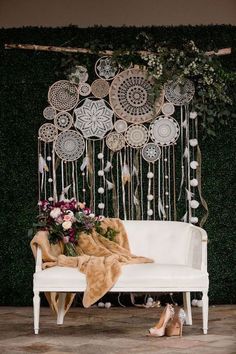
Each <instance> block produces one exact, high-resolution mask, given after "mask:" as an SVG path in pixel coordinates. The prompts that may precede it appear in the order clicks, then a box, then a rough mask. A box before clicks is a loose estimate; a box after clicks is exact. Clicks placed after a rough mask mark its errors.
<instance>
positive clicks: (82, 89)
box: [78, 82, 91, 96]
mask: <svg viewBox="0 0 236 354" xmlns="http://www.w3.org/2000/svg"><path fill="white" fill-rule="evenodd" d="M78 91H79V94H80V95H81V96H88V95H89V94H90V93H91V86H90V85H89V84H87V82H83V83H82V84H80V85H79V88H78Z"/></svg>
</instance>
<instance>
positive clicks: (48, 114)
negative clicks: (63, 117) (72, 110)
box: [43, 106, 57, 120]
mask: <svg viewBox="0 0 236 354" xmlns="http://www.w3.org/2000/svg"><path fill="white" fill-rule="evenodd" d="M56 114H57V111H56V110H55V108H53V107H52V106H48V107H46V108H44V110H43V116H44V118H45V119H48V120H53V119H54V118H55V116H56Z"/></svg>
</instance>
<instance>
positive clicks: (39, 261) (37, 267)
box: [35, 245, 43, 273]
mask: <svg viewBox="0 0 236 354" xmlns="http://www.w3.org/2000/svg"><path fill="white" fill-rule="evenodd" d="M36 247H37V251H36V259H35V273H37V272H41V271H42V264H43V260H42V250H41V247H39V246H38V245H37V246H36Z"/></svg>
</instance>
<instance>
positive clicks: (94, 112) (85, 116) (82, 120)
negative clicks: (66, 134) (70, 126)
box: [74, 98, 113, 139]
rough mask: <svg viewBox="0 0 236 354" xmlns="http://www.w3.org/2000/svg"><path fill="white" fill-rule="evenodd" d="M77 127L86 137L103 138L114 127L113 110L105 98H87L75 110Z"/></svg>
mask: <svg viewBox="0 0 236 354" xmlns="http://www.w3.org/2000/svg"><path fill="white" fill-rule="evenodd" d="M74 113H75V116H76V121H75V127H76V128H77V129H79V130H81V132H82V133H83V136H84V137H85V138H89V137H95V138H100V139H102V138H103V137H104V135H105V134H106V133H107V132H108V131H109V130H111V129H112V128H113V123H112V118H113V111H112V110H111V109H110V108H109V107H108V106H107V103H106V102H105V101H104V100H102V99H101V100H92V99H90V98H85V100H84V101H83V103H82V105H81V106H80V107H78V108H76V109H75V110H74Z"/></svg>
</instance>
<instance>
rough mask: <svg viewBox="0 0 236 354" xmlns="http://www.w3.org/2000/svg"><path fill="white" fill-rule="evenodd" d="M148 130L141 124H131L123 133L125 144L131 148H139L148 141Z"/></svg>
mask: <svg viewBox="0 0 236 354" xmlns="http://www.w3.org/2000/svg"><path fill="white" fill-rule="evenodd" d="M148 138H149V135H148V130H147V128H146V127H145V126H144V125H143V124H133V125H130V126H129V128H128V129H127V130H126V132H125V140H126V142H127V144H128V145H129V146H131V147H133V148H141V147H142V146H143V145H145V144H146V143H147V141H148Z"/></svg>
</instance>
